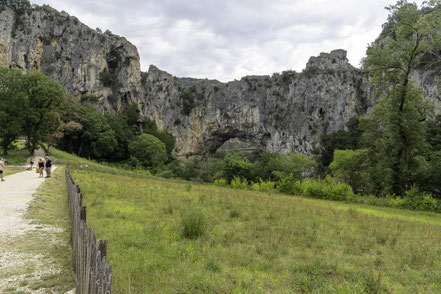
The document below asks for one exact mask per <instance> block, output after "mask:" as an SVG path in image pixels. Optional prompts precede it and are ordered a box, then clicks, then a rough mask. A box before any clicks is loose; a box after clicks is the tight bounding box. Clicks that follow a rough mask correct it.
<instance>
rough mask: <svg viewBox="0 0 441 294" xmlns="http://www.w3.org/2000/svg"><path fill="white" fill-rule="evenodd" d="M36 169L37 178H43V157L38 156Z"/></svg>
mask: <svg viewBox="0 0 441 294" xmlns="http://www.w3.org/2000/svg"><path fill="white" fill-rule="evenodd" d="M38 170H39V173H40V175H39V178H44V175H43V171H44V159H43V158H40V160H39V161H38Z"/></svg>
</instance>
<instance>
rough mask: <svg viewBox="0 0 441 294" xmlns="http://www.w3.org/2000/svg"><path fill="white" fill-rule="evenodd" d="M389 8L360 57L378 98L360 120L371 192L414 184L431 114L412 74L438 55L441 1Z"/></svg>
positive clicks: (395, 190)
mask: <svg viewBox="0 0 441 294" xmlns="http://www.w3.org/2000/svg"><path fill="white" fill-rule="evenodd" d="M387 9H388V10H389V12H390V14H389V18H388V22H387V23H386V24H385V26H384V30H383V34H382V36H381V37H380V38H379V39H378V40H377V41H375V42H374V43H372V44H371V45H370V46H369V47H368V50H367V57H366V58H365V59H364V61H363V66H364V69H365V70H366V71H367V72H368V74H369V77H370V80H371V83H372V85H373V87H374V93H375V95H376V96H377V97H378V98H379V102H378V104H377V105H376V106H375V107H374V109H373V111H372V113H371V115H370V116H369V119H367V120H365V121H363V123H362V124H363V125H364V128H365V135H364V137H365V142H367V144H368V146H369V147H370V149H369V150H370V151H369V154H370V156H369V158H370V163H369V168H370V171H371V172H370V175H371V177H372V179H371V180H372V181H373V183H374V186H373V192H377V193H378V192H380V191H383V192H393V193H396V194H402V193H403V191H404V190H405V189H408V188H409V187H410V185H411V184H412V179H411V171H412V169H414V168H416V165H417V164H418V161H417V160H415V159H416V156H417V155H418V154H419V153H420V152H421V149H422V147H423V143H424V139H425V136H424V124H423V122H424V120H425V119H427V118H428V117H429V116H430V113H431V107H430V105H429V103H428V102H427V101H425V100H424V99H423V90H422V89H421V88H420V87H418V86H417V85H416V84H415V83H414V82H413V81H412V76H413V75H414V74H415V72H416V71H417V70H418V69H421V68H422V67H423V66H430V64H428V62H427V61H428V60H431V62H437V61H439V60H440V59H439V52H440V51H439V50H440V48H441V46H440V44H441V38H440V34H441V31H440V28H441V5H440V1H438V0H437V1H430V2H428V3H425V7H424V8H423V9H421V10H419V9H418V7H417V5H416V4H415V3H408V2H407V1H403V0H402V1H398V3H397V4H396V5H392V6H389V7H388V8H387Z"/></svg>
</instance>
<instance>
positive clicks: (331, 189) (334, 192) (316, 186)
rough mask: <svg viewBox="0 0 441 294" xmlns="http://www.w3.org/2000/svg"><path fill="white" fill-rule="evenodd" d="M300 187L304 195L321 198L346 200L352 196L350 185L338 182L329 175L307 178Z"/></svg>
mask: <svg viewBox="0 0 441 294" xmlns="http://www.w3.org/2000/svg"><path fill="white" fill-rule="evenodd" d="M302 188H303V194H304V195H306V196H311V197H316V198H321V199H330V200H346V199H350V198H351V197H353V196H354V192H353V191H352V188H351V186H349V185H348V184H345V183H339V182H337V181H336V180H333V179H331V178H329V177H327V178H326V179H307V180H305V181H303V182H302Z"/></svg>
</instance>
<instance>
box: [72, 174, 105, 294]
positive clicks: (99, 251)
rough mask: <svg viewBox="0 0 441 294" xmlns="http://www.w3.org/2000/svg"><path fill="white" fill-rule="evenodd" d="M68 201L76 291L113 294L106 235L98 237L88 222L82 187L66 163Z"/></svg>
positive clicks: (86, 293) (87, 293)
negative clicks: (107, 263)
mask: <svg viewBox="0 0 441 294" xmlns="http://www.w3.org/2000/svg"><path fill="white" fill-rule="evenodd" d="M66 186H67V201H68V203H69V213H70V218H71V222H72V225H71V233H70V239H71V243H72V261H73V264H74V268H75V280H76V293H77V294H95V293H96V294H98V293H103V294H111V293H112V290H111V285H112V284H111V282H112V262H110V261H109V266H108V267H107V268H106V257H107V244H108V240H107V239H100V240H99V241H98V244H97V241H96V233H95V231H93V233H92V230H91V229H90V228H89V226H88V225H87V207H86V206H83V205H82V204H83V194H82V193H81V189H80V187H79V186H78V185H76V184H75V182H74V181H73V179H72V176H71V174H70V171H69V168H68V167H67V166H66Z"/></svg>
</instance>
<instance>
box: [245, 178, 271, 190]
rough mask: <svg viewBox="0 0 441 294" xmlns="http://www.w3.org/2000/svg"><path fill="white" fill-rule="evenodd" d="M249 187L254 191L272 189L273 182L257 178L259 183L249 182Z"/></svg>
mask: <svg viewBox="0 0 441 294" xmlns="http://www.w3.org/2000/svg"><path fill="white" fill-rule="evenodd" d="M250 188H251V190H254V191H260V192H268V191H270V190H272V189H274V182H272V181H271V180H268V181H264V180H262V179H260V178H259V183H255V182H251V185H250Z"/></svg>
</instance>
